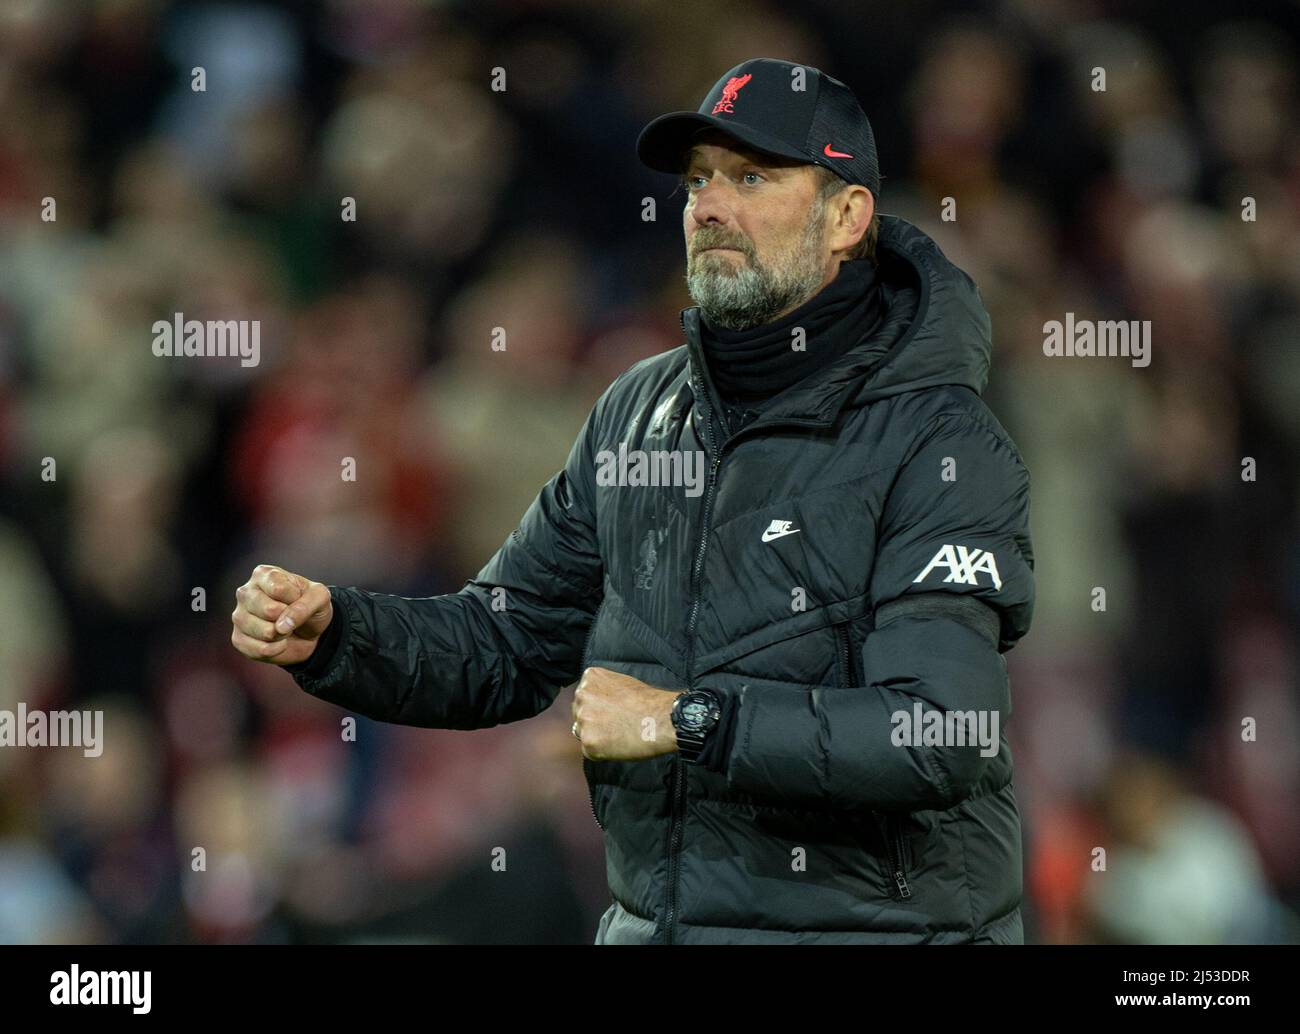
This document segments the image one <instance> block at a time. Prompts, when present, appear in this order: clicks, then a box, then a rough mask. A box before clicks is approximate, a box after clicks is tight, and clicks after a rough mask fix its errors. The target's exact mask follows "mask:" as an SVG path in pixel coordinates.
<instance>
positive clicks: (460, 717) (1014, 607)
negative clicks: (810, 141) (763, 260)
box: [291, 216, 1034, 944]
mask: <svg viewBox="0 0 1300 1034" xmlns="http://www.w3.org/2000/svg"><path fill="white" fill-rule="evenodd" d="M878 254H879V259H880V267H879V279H880V282H881V290H882V292H883V302H884V305H885V315H884V318H883V321H882V322H881V323H879V324H878V325H877V326H876V327H875V329H874V330H873V332H872V333H871V334H870V336H869V337H868V338H867V339H866V340H864V341H862V342H861V343H860V344H859V345H857V346H856V347H855V348H853V349H851V350H850V351H849V352H847V353H846V354H845V355H844V356H842V357H841V358H840V359H838V360H836V361H835V362H833V363H831V364H830V365H829V366H827V367H825V368H824V369H822V370H820V371H818V372H817V373H816V374H814V375H812V376H810V377H809V378H808V379H807V380H805V381H803V382H800V383H799V384H797V385H796V386H795V387H794V388H792V389H791V390H788V391H786V392H784V393H782V394H781V395H780V396H778V397H777V398H775V399H773V400H772V401H771V402H769V403H768V404H766V406H765V407H764V409H763V411H762V414H761V415H760V417H759V418H758V419H757V420H755V421H754V422H753V423H751V424H749V425H747V426H745V427H743V428H742V429H741V430H740V431H739V432H737V433H735V434H733V435H731V436H730V437H726V435H725V434H724V432H723V430H722V426H721V424H720V422H719V421H718V419H717V418H716V413H717V411H718V405H717V403H718V400H717V397H716V393H715V392H714V391H713V389H712V387H711V385H710V384H709V383H708V374H707V370H706V369H705V368H704V364H703V362H702V358H701V352H700V344H699V310H698V309H696V308H688V309H686V310H684V311H683V326H684V328H685V331H686V341H687V343H686V345H685V346H683V347H679V348H675V349H673V350H671V351H669V352H665V353H663V354H661V355H657V356H654V357H652V358H650V359H646V360H644V361H642V362H640V363H637V364H636V365H635V366H633V367H632V368H631V369H629V370H628V371H626V372H625V373H624V374H622V375H621V376H619V377H618V378H617V379H616V380H615V381H614V383H613V384H612V385H610V387H609V388H608V389H607V390H606V391H605V393H604V394H603V395H602V396H601V398H600V399H599V401H598V402H597V403H596V405H595V407H594V408H593V410H592V413H591V415H590V417H589V418H588V420H587V422H586V424H585V426H584V428H583V430H582V433H581V434H580V436H579V437H578V440H577V442H576V443H575V444H574V446H573V449H572V452H571V453H570V455H569V458H568V461H567V463H566V464H565V467H564V469H563V470H562V471H560V472H559V473H557V474H556V475H555V477H554V478H553V479H552V480H551V481H550V482H548V483H547V484H546V486H545V487H544V488H543V489H542V490H541V492H540V494H539V495H538V497H537V499H536V500H535V501H534V502H533V504H532V505H531V506H530V507H529V509H528V511H527V512H526V513H525V514H524V516H523V518H522V520H521V522H520V525H519V527H518V529H517V530H515V531H514V532H513V533H512V534H511V535H510V537H509V539H507V541H506V542H505V544H504V545H503V546H502V547H501V549H500V550H499V551H498V552H497V553H496V555H495V556H493V557H492V559H491V560H490V561H489V562H488V563H487V565H486V566H485V567H484V568H483V570H482V571H481V572H480V573H479V574H478V576H477V577H476V578H474V579H473V580H472V581H470V582H469V583H468V584H467V585H466V586H465V588H464V589H462V590H461V591H460V592H459V593H454V594H450V595H446V596H439V597H433V598H428V599H404V598H400V597H395V596H385V595H380V594H376V593H370V592H364V591H361V590H359V589H355V588H339V587H335V586H331V587H330V588H331V592H332V594H333V599H334V605H335V608H336V609H335V623H337V625H338V627H337V629H334V632H335V634H334V635H332V636H330V637H329V642H328V649H326V648H325V647H326V643H322V646H321V648H318V650H317V652H316V655H314V656H313V657H312V658H311V659H310V660H309V662H308V664H307V665H306V666H299V667H298V668H296V669H291V670H293V675H294V678H295V680H296V681H297V682H298V683H299V685H300V686H301V687H302V688H303V689H305V690H306V691H307V692H309V693H312V694H314V695H316V696H318V697H320V698H321V699H324V700H329V701H332V702H334V703H337V704H341V705H342V706H344V707H347V708H350V709H352V710H354V711H357V712H359V713H361V714H365V715H368V716H370V717H372V718H376V719H380V720H384V721H392V722H401V723H404V724H409V725H420V726H431V727H444V728H456V729H473V728H482V727H485V726H490V725H495V724H497V723H500V722H508V721H516V720H518V719H521V718H527V717H529V716H531V715H535V714H537V713H538V712H540V711H543V710H544V709H546V708H547V707H549V706H550V705H551V704H552V703H553V702H554V701H555V699H556V696H557V694H558V693H559V691H560V689H561V688H563V687H564V686H567V685H569V684H571V683H573V682H574V681H576V680H577V678H578V677H579V675H580V674H581V672H582V670H583V668H584V667H587V666H600V667H605V668H610V669H613V670H616V671H620V672H624V673H626V674H629V675H632V676H635V677H636V678H639V679H641V680H643V681H645V682H647V683H649V684H651V685H654V686H659V687H663V688H668V689H673V688H686V687H704V688H710V689H714V690H716V691H718V692H719V693H721V694H724V695H727V696H729V697H730V698H731V700H732V705H731V706H736V707H738V710H736V712H735V715H736V719H735V728H734V736H733V742H732V745H731V749H730V751H729V752H728V754H727V756H726V758H725V762H724V765H725V771H719V772H713V771H708V770H706V769H704V768H703V767H701V766H697V765H687V764H685V763H683V762H682V761H681V759H680V757H679V756H678V755H677V754H676V753H672V754H666V755H662V756H660V757H657V758H654V759H652V760H648V761H638V762H593V761H586V762H584V768H585V770H586V774H587V778H588V782H589V784H590V786H591V792H592V806H593V811H594V813H595V816H596V819H597V820H598V821H599V822H600V824H601V827H602V828H603V830H604V834H605V844H606V859H607V875H608V879H609V887H610V891H611V904H610V907H609V910H608V911H607V912H606V913H605V915H604V916H603V917H602V919H601V922H600V928H599V931H598V933H597V938H596V939H597V942H598V943H610V944H613V943H646V942H657V943H705V942H805V943H810V942H827V943H836V942H842V943H848V942H923V941H929V942H971V941H975V942H1011V943H1014V942H1019V941H1021V940H1022V939H1023V934H1022V927H1021V919H1020V907H1019V906H1020V899H1021V867H1022V863H1021V841H1020V819H1019V815H1018V813H1017V809H1016V801H1015V796H1014V793H1013V789H1012V781H1011V780H1012V764H1011V755H1010V753H1009V751H1008V748H1007V743H1006V719H1007V718H1008V717H1009V715H1010V711H1011V705H1010V695H1009V686H1008V679H1007V672H1006V664H1005V659H1004V656H1003V654H1004V653H1005V651H1006V650H1008V649H1010V647H1011V646H1012V645H1013V644H1014V643H1015V642H1016V641H1017V640H1018V639H1020V638H1021V637H1022V636H1023V635H1024V634H1025V632H1026V631H1027V630H1028V628H1029V624H1030V619H1031V615H1032V611H1033V598H1034V589H1033V554H1032V550H1031V546H1030V540H1029V530H1028V520H1029V475H1028V472H1027V471H1026V469H1025V467H1024V464H1023V463H1022V462H1021V459H1020V456H1019V453H1018V452H1017V450H1016V447H1015V445H1014V444H1013V443H1012V441H1011V439H1010V438H1009V437H1008V435H1007V433H1006V431H1005V430H1004V429H1003V428H1002V426H1001V425H1000V424H999V423H998V421H997V419H996V418H995V417H994V416H993V414H992V413H991V412H990V411H989V409H988V408H987V407H986V406H985V404H984V403H983V401H982V400H981V398H980V393H981V392H982V391H983V389H984V386H985V384H986V382H987V378H988V370H989V359H990V351H991V348H990V337H989V319H988V314H987V312H986V311H985V308H984V305H983V303H982V301H981V300H980V297H979V292H978V291H977V290H976V287H975V285H974V283H973V282H972V281H971V279H970V278H969V277H968V276H967V275H966V274H965V273H963V272H962V271H961V270H959V269H958V268H957V267H955V266H954V265H952V264H951V263H950V262H949V261H948V260H947V259H946V258H945V257H944V256H943V254H942V253H941V252H940V251H939V249H938V247H937V246H936V245H935V243H934V242H933V241H932V240H931V239H930V238H929V237H928V236H926V235H925V234H924V233H922V232H921V231H920V230H919V229H917V228H916V227H915V226H912V225H911V224H910V223H907V222H906V221H904V220H902V219H899V218H896V217H889V216H885V217H882V227H881V235H880V241H879V247H878ZM620 443H625V445H626V448H627V449H628V450H637V449H641V450H647V451H649V450H685V451H692V450H703V451H704V453H705V455H706V457H707V460H706V465H705V468H704V469H705V471H706V475H707V476H706V482H707V483H706V486H705V487H704V489H703V491H702V492H700V493H699V494H693V493H692V492H690V491H688V490H686V489H684V488H682V487H676V488H671V487H663V488H650V487H640V486H637V487H628V486H624V487H606V486H600V485H597V482H596V470H597V453H599V452H601V451H602V450H610V451H612V452H615V453H616V452H617V451H618V449H619V445H620ZM774 522H780V523H776V524H774ZM786 522H788V523H786ZM773 529H775V533H774V531H773ZM502 589H504V590H505V591H504V593H501V592H500V591H499V590H502ZM494 599H495V600H497V601H498V603H497V605H496V606H495V607H494V605H493V601H494ZM500 601H504V607H503V606H502V604H501V602H500ZM593 617H594V620H593ZM935 710H938V711H943V712H973V715H972V717H976V718H978V717H980V716H981V715H982V716H983V718H984V719H985V720H986V725H985V728H986V729H987V728H991V726H990V725H988V724H987V722H988V721H989V720H991V719H990V716H993V715H996V719H997V721H998V726H997V728H998V733H999V736H998V739H999V743H998V749H997V751H996V753H995V754H993V755H992V756H985V755H986V754H987V753H989V752H988V751H984V750H982V749H981V748H980V746H978V745H968V746H956V745H952V744H951V743H948V744H947V745H943V744H934V743H930V745H922V746H914V745H910V743H904V744H899V743H897V741H896V740H897V738H896V736H895V735H894V733H895V730H896V728H897V726H896V723H895V721H894V716H896V715H897V714H899V713H905V714H906V715H908V716H909V717H911V716H914V715H918V714H921V713H928V712H930V711H935ZM923 742H929V741H923Z"/></svg>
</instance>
